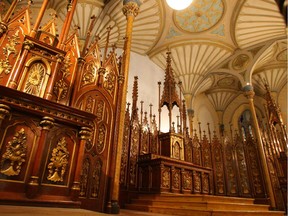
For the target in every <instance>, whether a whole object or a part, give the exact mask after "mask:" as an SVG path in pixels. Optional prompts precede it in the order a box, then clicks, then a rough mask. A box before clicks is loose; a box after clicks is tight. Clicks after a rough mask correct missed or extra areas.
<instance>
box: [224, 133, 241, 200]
mask: <svg viewBox="0 0 288 216" xmlns="http://www.w3.org/2000/svg"><path fill="white" fill-rule="evenodd" d="M224 156H225V171H226V180H227V184H226V185H227V195H229V196H238V194H239V191H238V182H237V172H236V164H235V146H234V143H233V142H231V141H230V139H229V138H228V137H225V138H224Z"/></svg>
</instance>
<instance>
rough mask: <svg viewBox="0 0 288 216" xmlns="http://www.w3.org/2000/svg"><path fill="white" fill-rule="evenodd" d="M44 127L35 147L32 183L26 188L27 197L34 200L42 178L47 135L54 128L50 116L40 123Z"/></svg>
mask: <svg viewBox="0 0 288 216" xmlns="http://www.w3.org/2000/svg"><path fill="white" fill-rule="evenodd" d="M40 125H41V127H42V130H41V135H40V139H39V141H38V143H37V146H35V152H36V154H35V158H34V159H33V161H32V163H31V164H33V165H32V166H33V167H32V172H31V176H30V181H29V183H28V185H27V188H26V196H27V197H28V198H33V197H35V196H36V194H37V193H38V190H39V186H40V185H39V178H40V169H41V161H42V159H43V152H44V149H45V143H46V140H47V135H48V133H49V130H50V129H51V128H52V127H53V126H54V119H53V118H50V117H48V116H45V117H43V119H42V121H41V122H40Z"/></svg>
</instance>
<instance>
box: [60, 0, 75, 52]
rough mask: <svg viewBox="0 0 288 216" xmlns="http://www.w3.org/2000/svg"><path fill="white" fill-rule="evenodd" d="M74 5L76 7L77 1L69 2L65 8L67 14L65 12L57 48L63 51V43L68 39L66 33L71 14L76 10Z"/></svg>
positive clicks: (71, 0) (71, 17)
mask: <svg viewBox="0 0 288 216" xmlns="http://www.w3.org/2000/svg"><path fill="white" fill-rule="evenodd" d="M76 5H77V0H70V1H69V4H68V6H67V8H68V12H67V15H66V19H65V21H64V24H63V29H62V32H61V34H60V36H59V43H58V48H60V49H64V43H65V41H66V40H67V37H68V33H69V29H70V25H71V22H72V19H73V14H74V11H75V9H76Z"/></svg>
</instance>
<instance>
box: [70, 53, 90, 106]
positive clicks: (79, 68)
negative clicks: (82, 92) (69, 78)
mask: <svg viewBox="0 0 288 216" xmlns="http://www.w3.org/2000/svg"><path fill="white" fill-rule="evenodd" d="M85 62H86V61H85V59H84V58H82V57H79V58H78V61H77V66H76V67H77V71H76V72H77V73H76V77H75V82H74V88H73V89H72V94H71V95H72V99H71V104H70V105H71V106H73V107H74V106H75V103H76V99H77V98H76V96H77V93H78V90H79V87H80V85H81V81H82V80H81V78H82V77H81V75H82V68H83V65H84V64H85Z"/></svg>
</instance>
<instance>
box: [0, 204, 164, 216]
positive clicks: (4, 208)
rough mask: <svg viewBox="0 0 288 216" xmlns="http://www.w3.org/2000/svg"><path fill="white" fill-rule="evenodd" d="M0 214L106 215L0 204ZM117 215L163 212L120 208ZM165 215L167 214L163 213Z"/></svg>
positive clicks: (69, 209)
mask: <svg viewBox="0 0 288 216" xmlns="http://www.w3.org/2000/svg"><path fill="white" fill-rule="evenodd" d="M0 215H1V216H18V215H19V216H38V215H39V216H104V215H105V216H108V214H104V213H99V212H93V211H88V210H84V209H74V208H53V207H30V206H12V205H0ZM118 215H119V216H163V214H157V213H149V212H140V211H133V210H126V209H121V210H120V214H118ZM165 215H166V216H167V214H165Z"/></svg>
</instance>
